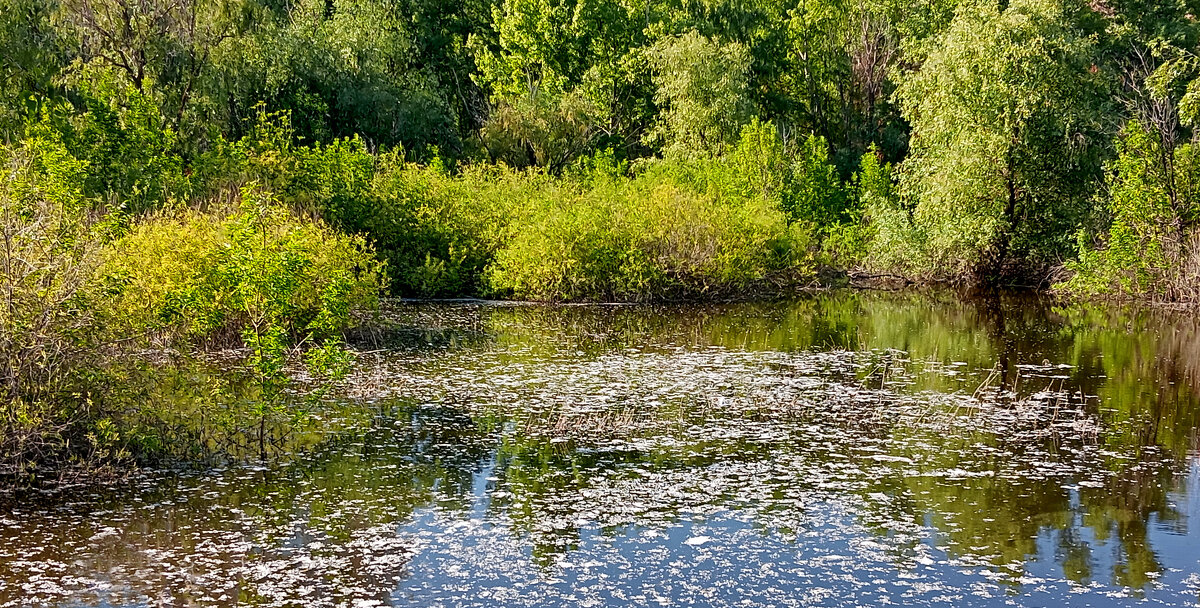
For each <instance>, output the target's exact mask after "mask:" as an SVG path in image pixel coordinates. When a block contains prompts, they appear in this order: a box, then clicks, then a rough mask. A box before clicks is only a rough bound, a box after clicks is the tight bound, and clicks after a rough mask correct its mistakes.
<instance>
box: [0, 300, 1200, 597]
mask: <svg viewBox="0 0 1200 608" xmlns="http://www.w3.org/2000/svg"><path fill="white" fill-rule="evenodd" d="M390 315H391V316H392V319H393V321H394V322H395V323H396V324H397V327H398V328H399V329H397V330H396V331H395V332H390V333H388V334H386V335H382V336H375V337H374V339H375V340H376V342H375V344H374V345H373V346H372V347H371V348H370V349H369V350H372V351H377V352H373V353H372V354H367V355H364V356H363V357H362V361H361V363H362V365H361V369H360V370H359V371H358V372H357V373H356V375H355V376H354V377H352V378H351V380H350V381H348V382H347V384H346V386H344V387H343V390H342V392H343V393H344V403H345V404H347V406H349V409H353V410H354V412H355V413H354V415H352V416H349V415H348V416H347V417H345V418H344V419H343V420H342V423H340V424H337V425H332V426H331V427H330V430H327V432H326V433H325V434H324V437H323V439H320V440H319V441H313V442H309V445H315V446H316V447H314V448H311V449H308V450H306V451H302V452H296V453H295V454H294V455H293V456H292V457H291V458H290V459H288V460H280V461H277V462H273V463H271V464H269V465H264V466H243V467H230V468H225V469H219V470H208V471H202V472H181V471H174V472H172V471H154V472H150V473H148V474H147V475H146V476H145V477H144V478H143V479H141V480H139V482H138V483H137V484H135V485H134V486H133V487H121V488H111V489H106V490H89V491H87V492H74V491H59V492H54V493H48V494H33V495H27V496H21V497H13V498H12V499H11V500H10V502H9V504H8V505H7V506H6V507H4V508H3V510H2V511H0V513H2V514H3V516H2V519H0V605H13V606H24V605H30V604H43V605H56V606H57V605H61V606H66V605H155V604H159V603H167V604H172V605H214V606H234V605H305V606H308V605H352V604H355V603H357V604H356V605H362V606H369V605H380V604H393V605H429V606H434V605H453V606H473V605H478V606H497V605H513V606H527V605H528V606H564V605H579V606H589V605H606V604H607V605H647V606H653V605H669V604H681V605H729V606H733V605H778V606H788V605H796V606H835V605H882V604H886V603H901V604H908V605H946V606H968V605H969V606H992V605H1006V604H1008V603H1010V602H1016V603H1019V604H1026V605H1027V604H1038V605H1042V604H1050V603H1059V604H1066V603H1069V604H1075V603H1087V604H1090V605H1094V606H1105V605H1113V606H1116V605H1128V604H1130V603H1133V602H1147V603H1155V604H1159V605H1175V606H1194V605H1197V603H1198V602H1200V600H1198V597H1200V525H1197V524H1194V523H1193V522H1194V521H1195V520H1196V518H1198V517H1200V461H1198V456H1197V453H1198V452H1197V448H1198V443H1197V427H1198V426H1200V327H1198V325H1197V321H1196V320H1195V319H1194V318H1193V317H1192V316H1190V315H1186V314H1179V313H1168V312H1162V311H1152V310H1144V309H1122V308H1114V307H1103V306H1076V307H1058V306H1055V305H1054V303H1052V302H1049V301H1045V300H1039V299H1030V298H1021V297H1015V296H1014V297H999V298H992V299H983V300H965V299H961V298H959V297H957V296H954V295H952V294H855V293H835V294H825V295H821V296H816V297H811V298H805V299H802V300H799V301H795V302H789V303H783V304H780V303H759V304H736V305H725V306H706V307H696V306H666V307H641V306H639V307H621V306H607V307H535V306H493V305H484V304H455V305H404V306H398V307H397V308H395V309H394V310H392V311H390ZM746 602H749V604H745V603H746Z"/></svg>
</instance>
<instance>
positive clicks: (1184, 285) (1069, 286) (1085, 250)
mask: <svg viewBox="0 0 1200 608" xmlns="http://www.w3.org/2000/svg"><path fill="white" fill-rule="evenodd" d="M1117 150H1118V152H1119V155H1118V157H1117V159H1116V160H1115V161H1114V162H1113V163H1111V164H1110V166H1109V167H1108V176H1107V184H1108V189H1107V190H1108V196H1107V198H1106V199H1102V202H1103V203H1105V204H1106V206H1107V207H1108V210H1109V212H1110V213H1111V215H1112V223H1111V225H1110V227H1109V229H1108V233H1107V235H1105V236H1106V238H1105V239H1104V241H1103V244H1102V247H1100V248H1094V247H1093V246H1092V244H1091V243H1090V242H1089V241H1088V239H1087V233H1086V232H1084V231H1080V233H1079V241H1080V242H1079V258H1078V260H1076V261H1074V262H1072V263H1070V264H1069V265H1068V268H1069V269H1070V270H1071V271H1073V272H1074V275H1073V276H1072V278H1071V279H1070V280H1069V281H1067V282H1066V283H1064V284H1063V285H1061V286H1060V287H1061V288H1062V289H1063V290H1065V291H1068V292H1073V293H1079V294H1087V295H1115V296H1122V297H1130V296H1134V297H1140V296H1149V297H1158V298H1166V299H1169V300H1177V301H1183V300H1187V301H1200V230H1198V227H1200V226H1198V223H1200V180H1198V179H1197V175H1200V158H1197V151H1196V150H1197V148H1196V147H1195V145H1194V144H1182V145H1180V146H1178V147H1176V148H1174V149H1169V148H1167V147H1166V146H1164V144H1163V141H1162V139H1161V137H1160V136H1159V134H1157V133H1155V132H1152V131H1150V130H1148V129H1147V128H1146V127H1145V126H1143V125H1142V124H1140V123H1138V122H1131V123H1129V124H1128V125H1126V127H1125V129H1124V131H1123V133H1122V135H1121V137H1120V139H1119V140H1118V142H1117Z"/></svg>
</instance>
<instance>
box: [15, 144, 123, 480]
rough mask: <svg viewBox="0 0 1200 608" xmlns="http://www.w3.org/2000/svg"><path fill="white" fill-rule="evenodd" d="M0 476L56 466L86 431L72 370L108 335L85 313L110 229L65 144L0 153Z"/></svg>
mask: <svg viewBox="0 0 1200 608" xmlns="http://www.w3.org/2000/svg"><path fill="white" fill-rule="evenodd" d="M0 154H2V155H3V160H2V163H3V164H2V166H3V169H4V173H5V175H4V179H2V180H0V230H2V231H3V234H2V235H0V236H2V237H3V238H0V293H3V294H4V305H3V306H0V418H2V419H0V424H2V425H3V434H2V435H0V473H5V474H7V473H11V472H19V471H22V470H23V469H24V468H25V466H26V463H27V462H28V461H31V460H33V461H40V460H50V459H52V457H54V456H57V455H58V453H59V452H60V451H61V449H62V448H63V446H65V445H67V444H69V443H70V441H71V439H75V440H76V442H75V444H76V446H77V447H79V446H81V445H86V442H85V441H82V439H83V435H84V434H85V432H86V428H85V426H86V425H85V420H86V419H88V418H90V415H89V413H88V412H89V410H90V409H91V407H92V403H91V402H90V396H89V395H87V394H86V393H85V392H83V391H82V390H81V389H80V388H79V386H78V385H77V384H76V383H75V382H74V380H75V376H74V373H73V372H74V371H76V370H78V369H81V368H86V367H88V366H91V365H92V364H94V362H95V359H94V357H93V356H92V355H93V354H94V350H95V348H96V346H97V345H98V344H101V343H103V342H104V341H105V340H106V338H107V333H106V331H105V328H104V327H103V326H97V325H96V323H95V316H94V313H93V310H92V308H91V307H90V306H89V304H88V290H89V283H90V280H91V277H92V275H93V272H94V270H95V268H96V267H97V265H98V264H99V260H100V249H101V246H102V243H103V233H104V229H103V227H102V226H101V225H99V223H98V222H97V221H96V219H97V218H96V217H95V216H94V215H93V214H91V213H90V204H89V202H88V201H87V199H86V198H84V197H83V190H84V184H83V179H84V177H85V170H86V165H85V164H84V163H82V162H80V161H79V160H78V159H76V158H75V157H74V156H72V155H71V154H70V153H69V152H67V150H66V149H65V148H64V147H63V146H62V144H61V142H58V141H53V140H45V139H32V140H29V141H27V142H25V143H24V144H23V145H21V146H19V147H16V148H12V149H0Z"/></svg>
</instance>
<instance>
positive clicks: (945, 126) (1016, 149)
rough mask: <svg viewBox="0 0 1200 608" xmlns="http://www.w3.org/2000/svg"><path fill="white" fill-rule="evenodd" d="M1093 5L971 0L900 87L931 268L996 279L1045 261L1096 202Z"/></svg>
mask: <svg viewBox="0 0 1200 608" xmlns="http://www.w3.org/2000/svg"><path fill="white" fill-rule="evenodd" d="M1089 13H1091V9H1090V8H1088V7H1087V6H1086V5H1084V4H1082V3H1081V2H1077V1H1075V0H1014V1H1013V2H1010V3H1008V6H1007V7H1006V8H1004V9H1003V10H1002V9H1001V8H1000V6H999V5H998V3H997V2H995V1H994V0H991V1H989V0H982V1H976V2H967V3H964V4H962V5H960V6H959V7H958V10H957V12H956V14H955V18H954V20H953V21H952V22H951V24H950V26H949V27H948V28H947V29H946V30H945V31H944V32H943V33H941V34H940V35H938V36H935V37H933V38H931V39H930V40H929V47H928V55H927V58H926V60H925V62H924V63H923V65H922V66H921V67H920V69H919V70H917V71H916V72H915V73H913V74H911V75H909V76H908V77H907V78H905V79H904V81H903V83H902V84H901V87H900V90H899V97H900V100H901V106H902V111H903V112H904V115H905V117H906V118H907V119H908V120H909V121H910V123H911V124H912V140H911V153H910V156H909V158H908V159H907V160H906V161H905V162H904V163H903V165H902V167H901V175H900V180H901V189H902V193H903V194H904V196H905V198H906V200H907V201H908V202H909V204H910V205H915V208H914V209H913V213H912V222H913V223H914V224H915V228H916V230H915V231H914V234H918V235H921V238H923V239H924V242H923V243H922V244H921V245H922V247H921V248H920V249H922V250H923V251H924V252H925V259H924V260H923V262H924V264H923V266H924V267H923V268H922V270H925V271H926V272H932V273H934V274H940V275H949V276H958V277H966V276H974V277H976V278H979V279H984V280H994V279H996V278H998V277H999V275H1000V274H1001V273H1003V272H1008V271H1012V270H1013V268H1012V267H1011V262H1013V261H1014V260H1017V259H1021V260H1033V262H1034V263H1038V262H1039V261H1041V262H1045V261H1049V260H1050V259H1051V258H1052V257H1053V256H1054V255H1055V254H1057V253H1059V252H1062V251H1067V250H1069V248H1070V243H1069V239H1068V238H1066V235H1069V234H1070V233H1071V231H1072V230H1071V229H1072V227H1073V226H1075V225H1076V224H1077V223H1078V222H1079V221H1080V219H1081V218H1082V217H1083V216H1084V215H1085V214H1087V213H1088V211H1089V208H1090V200H1091V192H1092V191H1093V190H1094V186H1095V184H1096V182H1097V180H1098V178H1099V177H1100V176H1099V175H1098V173H1099V167H1100V166H1101V163H1100V162H1098V160H1099V159H1098V158H1097V156H1098V155H1099V154H1100V153H1101V151H1102V150H1103V149H1104V148H1103V144H1104V142H1105V138H1104V137H1103V136H1102V134H1101V133H1100V113H1099V110H1100V107H1099V106H1100V104H1102V103H1103V100H1104V99H1106V97H1105V96H1104V94H1103V93H1104V89H1103V82H1102V79H1101V76H1100V75H1099V74H1098V73H1097V72H1098V71H1097V70H1096V68H1095V66H1094V65H1093V64H1092V62H1091V57H1092V48H1093V37H1092V36H1091V35H1090V33H1089V32H1088V31H1086V30H1085V29H1083V27H1082V26H1081V25H1080V24H1087V23H1090V22H1091V20H1090V19H1089V18H1088V17H1089Z"/></svg>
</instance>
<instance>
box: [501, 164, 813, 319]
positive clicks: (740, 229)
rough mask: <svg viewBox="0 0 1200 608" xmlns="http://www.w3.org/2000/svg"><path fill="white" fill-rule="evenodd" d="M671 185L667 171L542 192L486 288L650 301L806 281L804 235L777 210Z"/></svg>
mask: <svg viewBox="0 0 1200 608" xmlns="http://www.w3.org/2000/svg"><path fill="white" fill-rule="evenodd" d="M694 170H695V169H694V167H693V168H690V169H688V170H687V171H685V173H686V172H688V171H694ZM672 176H673V173H672V168H671V167H669V166H668V167H662V168H658V169H657V170H650V171H647V172H645V173H643V174H642V175H640V176H638V177H635V178H632V179H619V178H604V177H603V176H595V175H594V176H593V177H592V179H590V180H587V181H586V182H584V183H570V182H565V183H560V184H557V185H556V186H555V187H553V188H550V189H548V190H543V195H542V196H541V197H538V198H535V199H532V201H533V202H532V203H531V204H529V205H528V206H526V207H525V208H524V209H523V210H522V211H521V212H520V213H519V214H518V215H517V216H516V217H515V218H514V219H513V221H512V224H511V225H510V226H509V227H508V230H507V233H508V237H509V238H508V240H506V241H505V242H504V243H503V244H502V245H501V247H500V248H499V250H498V251H497V252H496V257H495V260H494V262H493V263H492V264H491V265H490V266H489V267H488V269H487V274H486V277H487V284H488V287H489V288H490V289H491V291H492V292H493V293H495V294H499V295H511V296H515V297H519V298H532V299H539V300H575V299H591V300H646V299H657V298H664V297H675V296H683V295H713V294H717V293H729V292H732V291H735V290H739V289H746V288H749V287H752V286H754V285H755V284H757V283H760V282H762V281H764V280H767V279H780V278H785V277H786V276H787V275H803V276H807V274H808V272H809V269H808V267H807V266H806V264H805V262H806V261H807V254H808V249H809V242H808V233H807V231H805V230H804V229H803V228H802V227H800V226H789V224H788V222H787V221H786V217H785V216H784V214H783V212H782V210H780V209H779V208H778V207H777V206H775V205H774V204H772V202H771V201H769V200H767V199H765V198H762V197H759V196H743V197H742V198H740V199H736V200H723V199H721V198H720V197H714V196H711V195H708V194H705V193H702V192H698V191H697V190H696V189H695V188H691V187H689V184H688V183H687V182H686V180H685V181H684V183H682V184H681V183H679V182H677V181H676V180H674V179H672ZM693 176H694V175H693ZM692 185H695V183H694V182H693V184H692Z"/></svg>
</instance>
